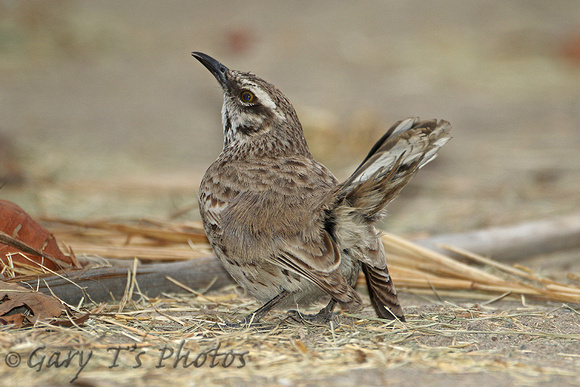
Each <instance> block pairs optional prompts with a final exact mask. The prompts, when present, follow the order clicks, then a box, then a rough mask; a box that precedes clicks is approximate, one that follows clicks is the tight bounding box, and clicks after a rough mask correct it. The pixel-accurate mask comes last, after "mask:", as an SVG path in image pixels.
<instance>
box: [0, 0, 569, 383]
mask: <svg viewBox="0 0 580 387" xmlns="http://www.w3.org/2000/svg"><path fill="white" fill-rule="evenodd" d="M578 15H580V2H578V1H575V0H568V1H566V0H557V1H551V2H545V1H540V0H538V1H511V2H502V1H493V0H485V1H479V2H464V1H459V0H457V1H455V0H454V1H448V2H445V3H444V4H442V3H441V2H437V1H407V2H396V1H362V2H338V3H337V2H335V3H333V4H332V5H331V4H330V3H328V2H322V1H314V2H301V1H300V2H281V1H279V2H278V1H275V2H267V3H264V2H260V3H258V2H249V3H248V2H244V3H238V2H219V3H218V2H212V3H208V2H201V1H190V2H175V1H171V2H157V1H140V2H135V1H123V2H118V1H99V2H77V1H56V0H51V1H29V2H24V3H22V2H11V1H1V2H0V117H1V120H0V134H2V135H3V136H4V137H3V140H2V144H0V145H3V146H0V152H5V153H6V152H8V153H11V154H12V157H13V158H12V159H11V160H12V163H11V164H10V165H11V166H10V168H12V169H13V170H17V172H19V173H21V176H22V177H23V178H24V179H25V181H24V183H23V184H21V185H15V184H14V185H13V184H8V185H6V186H4V187H2V188H1V189H0V198H2V199H8V200H12V201H14V202H16V203H18V204H19V205H21V206H22V207H24V208H25V209H26V210H27V211H29V212H30V213H31V214H34V215H43V216H52V217H61V218H75V219H94V218H114V217H137V218H142V217H153V218H155V217H157V218H166V217H167V216H168V215H169V214H171V213H173V212H174V211H176V210H178V209H181V208H184V207H187V206H189V205H191V204H194V203H195V191H196V189H197V185H198V184H199V180H200V178H201V176H202V174H203V171H204V170H205V168H206V167H207V166H208V165H209V164H210V163H211V162H212V161H213V160H214V159H215V157H216V156H217V154H218V153H219V151H220V148H221V142H222V137H221V129H220V122H219V120H220V116H219V111H220V108H221V92H220V90H219V88H218V86H217V84H216V83H215V80H214V79H213V78H212V77H211V75H210V74H209V73H208V72H207V71H206V70H205V69H204V68H203V67H202V66H201V65H200V64H199V63H197V62H196V61H195V60H194V59H193V58H191V56H190V52H191V51H194V50H196V51H203V52H206V53H208V54H210V55H212V56H214V57H216V58H217V59H219V60H221V61H222V62H223V63H224V64H226V65H227V66H229V67H231V68H235V69H240V70H251V71H253V72H255V73H257V74H258V75H260V76H262V77H264V78H265V79H267V80H269V81H271V82H272V83H274V84H275V85H277V86H278V87H279V88H280V89H281V90H283V91H284V93H285V94H286V95H287V96H288V97H289V99H290V100H291V101H292V102H293V103H294V105H295V107H296V109H297V111H298V114H299V116H300V117H301V119H302V121H303V124H304V126H305V131H306V136H307V139H308V140H309V141H310V144H311V148H312V150H313V153H314V154H315V156H316V157H317V158H319V159H320V160H322V161H323V162H325V163H326V164H327V165H328V166H329V167H331V169H332V170H333V171H335V172H336V174H337V176H339V177H346V176H347V175H348V173H349V172H350V171H352V168H353V167H354V166H356V164H357V161H358V160H360V159H361V158H362V157H364V155H365V154H366V151H368V149H369V148H370V146H372V143H373V141H374V140H375V139H378V138H379V137H380V135H381V133H382V131H384V130H385V129H386V128H387V127H388V126H389V125H390V123H391V122H393V121H396V120H398V119H401V118H405V117H408V116H420V117H422V118H432V117H436V118H442V119H446V120H448V121H450V122H451V123H452V125H453V136H454V138H453V140H452V141H451V142H450V143H449V144H447V145H446V146H445V148H444V149H443V150H442V152H441V154H440V156H439V158H438V159H437V160H436V161H435V162H433V163H432V164H431V165H429V167H427V168H425V169H424V170H422V171H421V173H420V174H419V175H418V176H417V177H416V178H415V179H414V181H413V182H412V183H411V185H410V186H409V187H407V188H406V190H405V191H404V192H403V194H402V196H401V197H400V198H398V199H397V201H396V202H394V203H393V204H392V206H391V207H390V208H391V210H390V216H389V218H388V220H387V222H386V224H385V227H386V228H388V229H389V230H391V231H394V232H397V233H401V234H404V235H409V236H413V235H423V234H439V233H445V232H452V231H462V230H470V229H474V228H480V227H486V226H492V225H504V224H512V223H517V222H520V221H526V220H535V219H543V218H546V217H549V216H554V215H561V214H567V213H569V212H571V211H574V210H577V209H578V208H580V152H578V149H580V126H579V124H578V122H580V58H579V54H578V51H579V50H580V48H579V47H580V22H579V21H578ZM14 160H16V165H14ZM0 162H2V157H0ZM6 165H8V164H0V168H4V169H5V170H7V168H8V167H7V166H6ZM5 173H6V172H5V171H3V170H2V169H0V175H2V174H5ZM184 216H185V217H186V218H188V219H195V218H196V217H197V216H198V215H197V210H192V211H191V212H189V213H187V214H186V215H184ZM579 256H580V252H579V251H572V252H566V253H559V254H555V255H550V256H546V257H530V259H529V260H527V261H524V262H523V263H524V264H528V265H530V266H533V267H534V268H535V269H538V270H540V271H541V272H542V273H543V274H547V275H551V274H553V275H555V276H562V274H563V273H565V272H566V271H569V270H577V269H578V262H579V261H580V259H579ZM546 308H552V306H546ZM574 329H575V330H576V332H578V331H579V330H580V329H579V328H578V325H577V322H576V325H575V326H574ZM572 351H576V353H577V354H578V353H580V349H579V348H578V346H576V347H575V348H573V349H572ZM567 367H568V368H567V369H568V370H570V372H576V373H578V375H580V373H579V372H580V371H579V368H578V362H577V360H576V362H575V363H574V362H572V363H570V364H568V365H567ZM413 370H414V369H413V366H412V365H411V366H409V367H401V368H400V369H398V370H397V371H396V375H397V377H396V378H395V379H391V378H392V377H393V376H392V375H393V374H391V372H394V371H390V370H389V375H386V374H385V373H384V372H383V371H380V370H375V371H374V372H375V373H366V371H365V372H363V373H359V372H354V373H349V374H348V376H344V377H345V378H346V379H344V381H343V382H341V383H343V384H345V385H347V384H350V382H352V381H353V380H357V379H358V380H361V381H362V382H361V383H362V384H375V383H377V381H381V380H384V379H385V380H387V381H389V380H397V381H398V382H395V383H394V384H405V383H411V382H412V383H413V384H426V383H429V384H432V383H433V382H435V384H443V383H450V382H453V383H458V384H461V385H475V384H480V383H479V378H480V377H481V373H478V372H474V373H473V374H466V375H460V376H457V375H445V374H444V373H437V374H435V375H430V376H429V377H426V376H425V375H424V374H423V373H422V372H421V371H419V372H417V371H413ZM369 375H374V376H369ZM340 377H341V378H342V376H340ZM486 377H487V378H490V382H493V383H495V382H496V381H499V380H501V378H502V376H501V374H499V376H497V380H496V379H494V378H495V376H494V375H489V374H488V375H487V376H486ZM368 378H370V379H368ZM383 378H384V379H383ZM571 380H572V379H566V382H570V381H571ZM557 381H558V380H556V382H557ZM512 382H513V383H515V381H512V380H510V382H508V384H511V383H512ZM548 382H549V380H548ZM554 383H555V382H554Z"/></svg>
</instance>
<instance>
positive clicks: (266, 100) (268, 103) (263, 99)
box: [251, 87, 276, 110]
mask: <svg viewBox="0 0 580 387" xmlns="http://www.w3.org/2000/svg"><path fill="white" fill-rule="evenodd" d="M251 90H252V92H253V93H254V95H255V96H256V97H257V98H258V101H260V103H261V104H262V105H264V106H265V107H267V108H270V109H272V110H276V104H275V103H274V101H272V98H270V96H269V95H268V93H266V92H265V91H264V90H261V89H259V88H258V87H255V88H252V89H251Z"/></svg>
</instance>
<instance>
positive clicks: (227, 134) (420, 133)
mask: <svg viewBox="0 0 580 387" xmlns="http://www.w3.org/2000/svg"><path fill="white" fill-rule="evenodd" d="M192 56H193V57H194V58H196V59H197V60H198V61H199V62H201V64H203V65H204V66H205V67H206V68H207V69H208V70H209V71H210V72H211V73H212V74H213V76H214V77H215V78H216V80H217V81H218V83H219V85H220V86H221V89H222V91H223V98H224V102H223V106H222V110H221V116H222V117H221V118H222V126H223V134H224V142H223V149H222V151H221V153H220V155H219V156H218V158H217V160H215V161H214V162H213V164H211V165H210V167H209V168H208V169H207V171H206V172H205V175H204V176H203V178H202V181H201V184H200V188H199V193H198V201H199V210H200V214H201V219H202V223H203V226H204V230H205V232H206V234H207V237H208V240H209V242H210V244H211V246H212V248H213V250H214V252H215V254H216V256H217V257H218V258H219V259H220V261H221V262H222V264H223V266H224V267H225V269H226V270H227V271H228V273H229V274H230V275H231V277H233V279H234V280H235V281H236V282H237V283H238V284H239V285H240V286H241V287H242V288H243V289H245V291H246V292H247V293H249V294H250V295H252V296H254V297H255V298H257V299H258V300H260V301H261V302H263V305H262V306H261V307H260V308H258V309H257V310H256V311H254V312H252V313H250V314H249V315H247V316H245V317H244V318H243V319H242V320H241V321H240V322H239V323H230V322H227V324H228V325H230V326H250V325H252V324H257V323H259V322H260V320H261V319H262V318H263V317H264V316H265V315H266V314H267V313H268V312H269V311H270V310H272V309H273V308H282V309H284V308H285V309H289V308H292V307H300V306H307V305H310V304H312V303H315V302H317V301H320V300H322V299H325V298H326V299H328V298H329V299H330V300H329V302H328V304H327V305H326V306H325V307H324V308H322V309H321V310H320V311H319V312H318V313H316V314H312V315H309V314H302V313H300V312H298V311H297V310H295V309H290V310H288V312H287V313H289V314H290V315H291V316H294V317H297V318H299V319H300V320H302V321H312V322H319V323H328V322H329V321H330V320H331V319H332V318H333V316H334V312H333V310H334V308H335V306H336V304H338V305H340V306H341V307H342V308H343V309H344V310H346V311H349V312H355V311H359V310H361V309H362V306H363V301H362V299H361V296H360V295H359V294H358V292H357V291H356V290H355V285H356V283H357V280H358V277H359V273H360V271H361V270H362V272H363V273H364V276H365V279H366V284H367V289H368V294H369V297H370V301H371V304H372V306H373V308H374V310H375V312H376V314H377V316H378V317H379V318H383V319H389V320H399V321H401V322H404V321H405V315H404V312H403V309H402V307H401V304H400V303H399V299H398V295H397V292H396V290H395V285H394V284H393V280H392V278H391V276H390V274H389V270H388V268H387V260H386V254H385V250H384V247H383V244H382V242H381V239H380V235H381V234H380V232H379V231H378V230H377V227H376V225H377V222H379V221H380V220H381V219H382V218H383V217H384V215H385V213H386V210H385V207H386V205H387V204H388V203H389V202H390V201H391V200H393V199H394V198H395V197H396V196H397V195H398V193H399V191H400V190H401V189H402V188H403V187H404V186H405V185H406V184H407V182H408V181H409V180H410V179H411V177H413V176H414V175H415V173H416V172H417V171H418V170H419V169H420V168H422V167H423V166H425V165H426V164H427V163H429V162H430V161H431V160H433V159H434V158H435V156H436V155H437V152H438V151H439V149H440V148H441V147H442V146H443V145H444V144H445V143H446V142H447V141H448V140H449V139H450V138H451V137H450V135H449V132H450V130H451V126H450V124H449V122H447V121H445V120H436V119H432V120H425V121H421V120H420V119H418V118H408V119H405V120H401V121H398V122H396V123H395V124H393V125H392V126H391V127H390V128H389V129H388V130H387V131H386V133H385V134H384V135H383V136H382V137H381V138H380V139H379V140H378V141H377V142H376V144H375V145H374V146H373V147H372V148H371V150H370V151H369V153H368V155H367V156H366V157H365V158H364V159H363V161H362V162H361V163H360V165H359V166H358V167H357V168H356V169H355V171H354V172H353V173H352V175H351V176H350V177H349V178H348V179H346V180H345V181H343V182H339V181H338V179H337V178H336V177H335V176H334V175H333V174H332V172H330V170H329V169H328V168H326V167H325V166H324V165H323V164H321V163H319V162H318V161H316V160H315V159H314V157H313V156H312V155H311V153H310V151H309V148H308V145H307V142H306V139H305V137H304V133H303V129H302V126H301V123H300V121H299V119H298V116H297V114H296V111H295V109H294V107H293V105H292V104H291V103H290V101H289V100H288V99H287V98H286V96H284V94H283V93H282V92H281V91H280V90H278V89H277V88H276V87H275V86H274V85H273V84H271V83H269V82H267V81H265V80H263V79H262V78H259V77H257V76H256V75H254V74H253V73H250V72H242V71H237V70H231V69H229V68H227V67H226V66H225V65H223V64H222V63H220V62H219V61H217V60H216V59H214V58H212V57H210V56H209V55H207V54H204V53H202V52H192Z"/></svg>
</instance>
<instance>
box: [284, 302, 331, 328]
mask: <svg viewBox="0 0 580 387" xmlns="http://www.w3.org/2000/svg"><path fill="white" fill-rule="evenodd" d="M335 305H336V300H334V298H331V299H330V302H329V303H328V305H326V306H325V307H324V308H322V309H320V312H318V313H316V314H302V313H300V312H298V311H297V310H289V311H288V314H289V315H290V316H291V317H293V318H295V319H297V320H299V321H306V322H312V323H320V324H326V323H327V322H329V321H330V320H332V315H333V313H332V311H333V310H334V306H335Z"/></svg>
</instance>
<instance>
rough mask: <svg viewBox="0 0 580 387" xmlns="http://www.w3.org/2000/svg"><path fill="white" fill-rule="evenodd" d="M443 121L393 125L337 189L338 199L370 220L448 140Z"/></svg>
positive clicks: (446, 123) (447, 124)
mask: <svg viewBox="0 0 580 387" xmlns="http://www.w3.org/2000/svg"><path fill="white" fill-rule="evenodd" d="M450 130H451V125H450V124H449V122H447V121H444V120H440V121H437V120H428V121H419V119H417V118H408V119H406V120H403V121H399V122H397V123H395V124H394V125H393V126H392V127H391V128H390V129H389V130H388V131H387V132H386V133H385V134H384V135H383V137H382V138H381V139H380V140H379V141H377V143H376V144H375V145H374V146H373V147H372V149H371V150H370V152H369V154H368V155H367V157H366V158H365V159H364V160H363V162H362V163H361V164H360V165H359V167H358V168H357V169H356V170H355V171H354V173H353V174H352V175H351V176H350V178H349V179H348V180H346V181H345V182H344V183H343V184H342V185H341V187H340V193H339V197H342V198H343V199H345V200H346V202H347V203H348V205H349V206H351V207H353V208H356V209H357V210H358V211H359V213H360V214H361V215H362V216H363V217H365V218H367V219H369V220H373V219H375V218H376V217H378V216H380V215H381V214H382V210H383V209H384V208H385V206H386V205H387V204H388V203H389V202H390V201H391V200H393V199H394V198H395V197H396V196H397V194H398V193H399V191H400V190H401V189H402V188H403V187H404V186H405V185H406V184H407V183H408V182H409V180H410V179H411V178H412V177H413V176H414V175H415V173H416V172H417V171H418V170H419V169H420V168H422V167H423V166H424V165H426V164H427V163H428V162H430V161H431V160H433V159H434V158H435V157H436V156H437V151H438V150H439V149H440V148H441V147H442V146H443V145H444V144H445V143H447V141H449V139H450V138H451V137H450V135H449V131H450Z"/></svg>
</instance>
